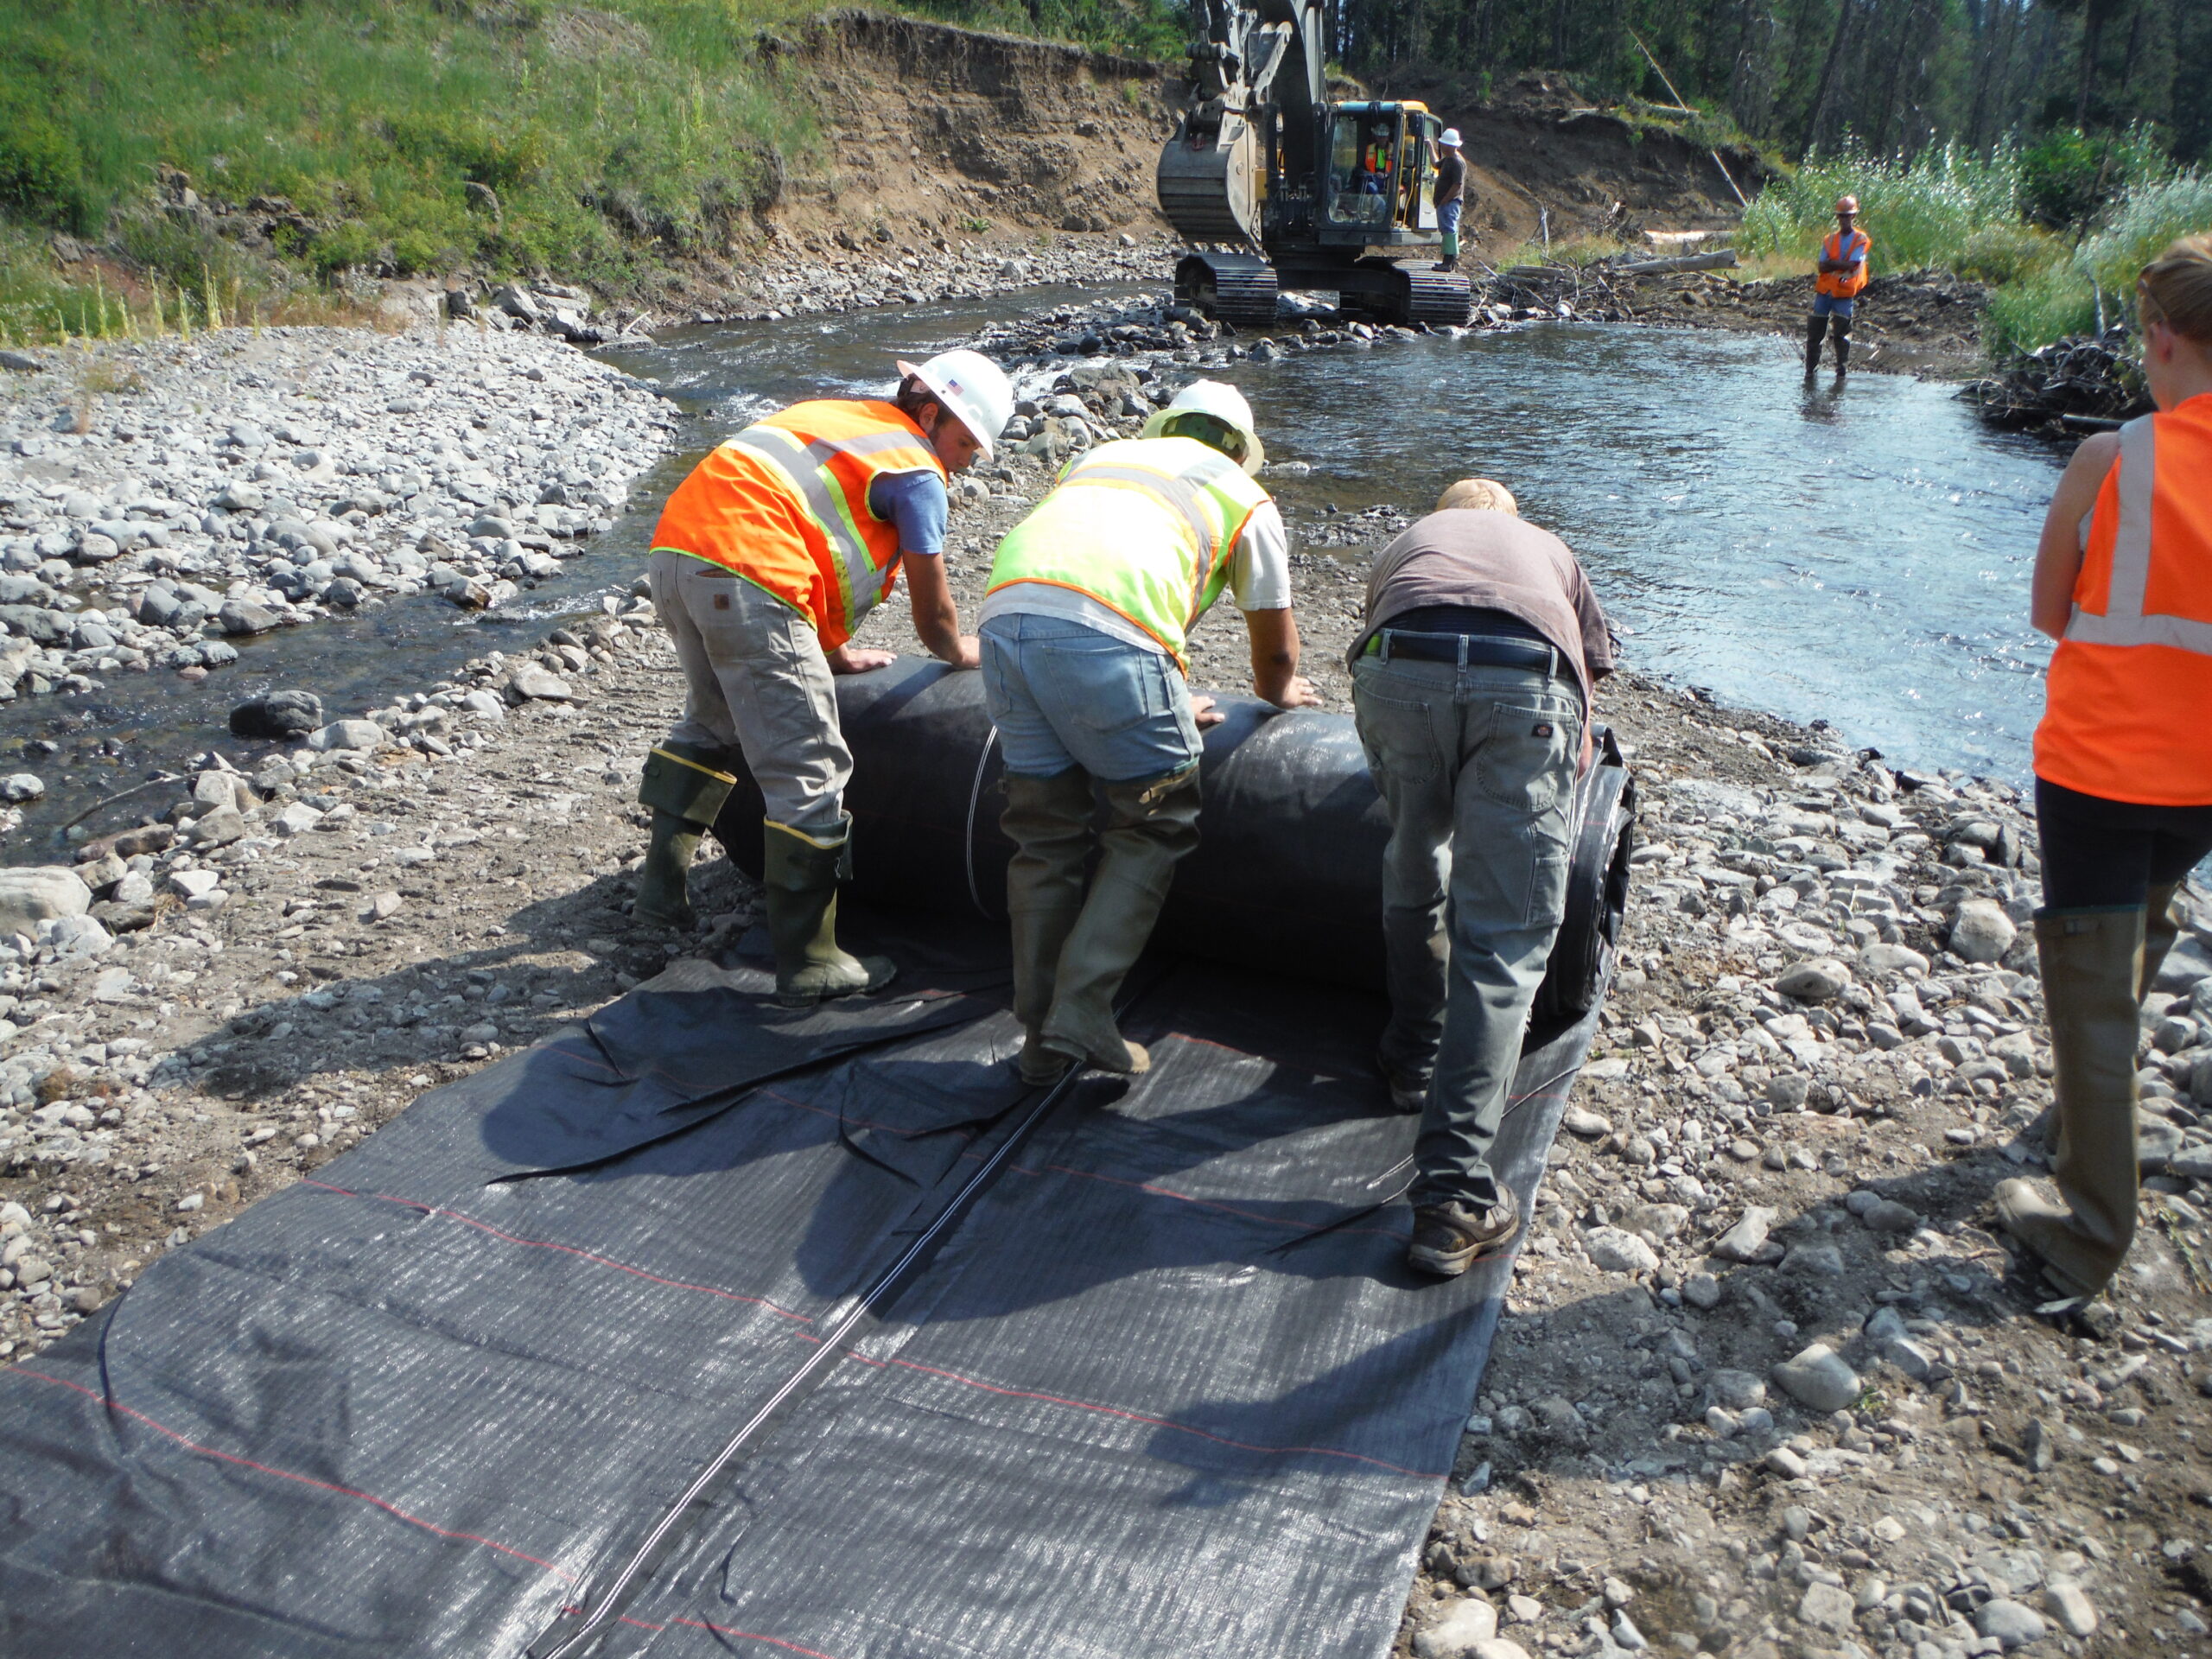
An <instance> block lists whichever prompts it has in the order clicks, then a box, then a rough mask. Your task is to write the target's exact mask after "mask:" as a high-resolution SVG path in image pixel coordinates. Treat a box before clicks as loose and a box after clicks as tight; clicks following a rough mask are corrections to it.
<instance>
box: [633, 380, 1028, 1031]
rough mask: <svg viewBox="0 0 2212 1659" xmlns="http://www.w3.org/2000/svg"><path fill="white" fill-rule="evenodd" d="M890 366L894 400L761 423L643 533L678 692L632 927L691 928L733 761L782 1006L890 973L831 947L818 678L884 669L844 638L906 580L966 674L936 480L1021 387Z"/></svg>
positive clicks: (831, 732)
mask: <svg viewBox="0 0 2212 1659" xmlns="http://www.w3.org/2000/svg"><path fill="white" fill-rule="evenodd" d="M899 373H900V375H901V376H902V377H903V378H902V380H901V381H900V384H899V390H898V392H897V394H896V395H895V397H893V399H892V400H890V401H880V400H876V399H872V398H871V399H858V400H845V399H827V398H825V399H819V400H816V401H813V402H809V403H803V404H795V405H793V406H792V407H791V408H789V409H786V410H782V411H780V412H779V413H777V414H774V415H770V416H765V417H763V418H762V419H760V420H758V421H755V422H754V423H753V424H752V425H750V426H748V427H747V428H746V429H744V430H743V431H741V432H740V433H738V434H737V435H735V436H734V437H733V438H731V439H729V440H728V442H725V443H723V444H722V445H721V447H720V448H716V449H715V450H714V451H713V452H712V453H710V454H709V455H708V456H707V457H706V459H705V460H703V461H701V462H700V463H699V465H698V466H697V467H696V468H694V469H693V471H692V473H691V474H690V477H688V478H686V479H685V480H683V482H682V483H681V484H679V485H677V487H676V491H675V493H673V494H671V496H670V497H669V499H668V503H667V505H665V506H664V508H663V509H662V512H661V516H660V522H659V523H658V524H657V525H656V526H655V527H654V530H653V539H652V563H651V565H650V567H649V569H650V579H651V582H652V598H653V607H654V609H655V610H656V611H657V612H658V613H659V617H660V620H661V625H662V626H664V627H665V628H666V629H667V630H668V632H669V636H670V638H671V639H672V640H673V641H674V643H675V645H676V654H677V661H678V662H679V663H680V664H682V666H683V675H684V681H685V685H686V696H685V702H684V711H683V721H681V723H679V724H678V725H677V728H676V729H675V730H674V731H673V732H671V734H669V737H668V739H667V740H666V741H664V742H663V743H662V744H661V745H660V746H659V747H657V748H655V749H654V750H653V751H652V753H651V754H650V755H649V756H647V758H646V761H645V777H644V781H643V782H642V783H641V785H639V791H638V799H639V802H640V803H641V804H644V805H646V806H649V807H651V808H652V809H653V823H652V844H651V846H650V847H649V848H648V849H647V851H646V855H645V864H644V867H643V868H642V869H641V870H640V871H639V880H638V897H637V904H636V914H637V917H638V918H639V920H640V921H645V922H650V923H653V924H657V925H663V926H671V927H686V928H688V927H690V925H692V922H693V916H692V912H691V906H690V895H689V893H688V892H687V880H686V876H685V872H686V871H687V870H688V869H689V868H690V863H691V859H692V855H694V854H695V853H696V851H697V849H698V846H699V840H700V836H701V835H702V832H704V831H705V830H707V829H711V828H712V827H713V826H714V823H715V817H716V816H717V815H718V814H719V813H720V811H721V806H722V804H723V802H724V801H726V800H727V799H728V797H729V794H730V791H732V790H733V789H734V787H735V785H736V783H737V776H736V774H737V772H738V769H739V767H738V762H739V760H742V762H743V765H744V767H745V769H746V770H747V771H749V772H751V774H752V777H753V781H754V782H755V783H756V784H758V785H760V792H761V795H762V797H763V798H764V800H765V801H766V826H765V829H764V832H763V845H764V849H765V851H764V853H763V870H762V877H761V880H762V883H763V885H764V887H765V888H766V912H767V915H766V921H767V928H768V936H769V939H770V942H771V944H772V946H773V947H774V950H775V957H776V990H777V997H778V1000H779V1001H782V1002H784V1003H786V1004H788V1005H791V1006H805V1005H807V1004H810V1003H812V1002H815V1001H819V1000H820V999H821V998H823V997H825V996H840V995H846V994H848V993H850V992H854V991H871V990H874V989H876V988H879V987H880V986H881V985H883V984H885V983H887V982H888V981H889V979H890V976H891V972H892V969H891V964H890V963H888V962H887V961H884V960H882V959H880V958H868V959H862V958H860V957H854V956H852V955H850V954H849V953H847V952H846V951H844V950H841V949H840V948H839V947H838V944H837V942H836V895H837V887H838V884H839V882H840V881H841V880H849V879H850V875H851V850H850V842H849V837H850V835H851V830H852V820H851V819H850V818H849V817H848V816H847V815H846V813H845V810H844V804H843V794H844V787H845V784H846V781H847V780H848V779H849V778H850V777H851V775H852V769H853V760H852V752H851V750H849V748H848V747H846V745H845V741H844V737H843V734H842V733H841V732H840V731H839V729H838V724H837V697H836V690H835V688H834V684H833V683H832V680H831V678H830V677H831V676H832V675H833V674H854V673H862V672H866V671H868V670H870V669H874V668H880V667H882V666H884V665H885V664H887V663H889V662H890V661H891V660H892V658H891V654H890V653H889V652H882V651H869V650H862V649H860V648H858V647H856V646H855V645H852V643H851V639H852V635H853V632H854V630H855V629H856V628H857V627H859V626H860V624H861V620H862V619H863V618H864V617H865V616H866V615H867V614H868V612H869V611H870V610H871V609H873V608H874V607H875V605H876V604H877V603H878V602H879V601H882V600H884V599H887V598H888V597H889V596H890V594H891V589H892V587H893V583H894V582H896V581H897V579H898V576H899V572H900V571H901V570H903V571H905V573H906V591H907V596H908V598H909V599H910V600H911V601H912V607H913V616H914V631H915V632H916V633H917V634H918V636H919V637H920V639H921V641H922V643H923V644H924V645H926V646H928V647H929V649H930V650H931V652H933V653H934V654H935V655H937V656H938V657H939V658H942V659H943V660H944V661H945V662H947V663H949V664H951V665H952V666H953V667H955V668H973V667H975V666H976V662H977V652H976V640H975V638H974V637H973V636H972V635H967V634H963V633H962V632H960V616H959V612H958V609H957V607H956V606H955V604H954V603H953V599H952V593H951V588H950V585H949V583H948V582H947V580H946V577H945V574H944V559H943V557H942V556H941V555H942V554H943V551H944V529H945V523H946V517H947V512H948V509H949V507H950V497H949V494H948V492H947V489H946V483H947V480H948V478H949V476H950V474H953V473H957V472H960V471H962V470H963V469H964V468H966V467H968V466H969V464H970V463H972V462H973V461H975V460H976V458H977V457H978V456H981V457H982V458H983V459H984V460H988V459H989V458H990V454H991V444H992V442H993V440H995V438H996V437H997V436H998V435H999V433H1000V431H1001V429H1003V428H1004V426H1005V425H1006V423H1007V420H1008V419H1009V418H1010V417H1011V416H1013V413H1014V390H1013V387H1012V386H1011V385H1009V384H1008V383H1007V378H1006V375H1005V373H1004V372H1003V371H1001V369H1000V368H999V366H998V365H996V364H995V363H993V362H991V361H990V359H988V358H985V357H983V356H982V355H980V354H979V353H975V352H968V351H955V352H946V353H942V354H940V355H938V356H937V357H933V358H931V359H930V360H929V361H928V362H926V363H923V364H921V365H914V364H911V363H901V364H899Z"/></svg>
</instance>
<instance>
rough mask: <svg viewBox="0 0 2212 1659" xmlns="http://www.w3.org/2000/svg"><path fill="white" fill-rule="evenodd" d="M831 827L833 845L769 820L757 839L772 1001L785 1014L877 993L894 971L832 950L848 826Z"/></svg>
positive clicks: (846, 874) (845, 821)
mask: <svg viewBox="0 0 2212 1659" xmlns="http://www.w3.org/2000/svg"><path fill="white" fill-rule="evenodd" d="M837 825H838V827H837V833H836V836H835V837H834V838H817V837H816V836H808V835H804V834H802V833H801V832H800V831H798V830H797V829H790V828H788V827H787V826H785V825H784V824H780V823H775V822H774V821H773V820H770V821H769V823H768V824H767V830H766V834H765V835H764V836H762V837H761V852H762V859H761V870H760V880H761V885H762V886H763V887H765V888H766V892H767V899H768V943H769V944H770V945H771V946H772V948H773V949H774V950H775V953H776V1001H779V1002H780V1003H782V1004H783V1005H784V1007H787V1008H804V1007H812V1006H813V1005H814V1004H815V1003H817V1002H819V1001H822V1000H823V998H824V997H831V996H850V995H854V994H855V992H861V991H875V990H880V989H882V988H883V987H885V986H886V985H888V984H889V983H890V982H891V981H892V978H893V976H894V975H896V974H897V973H898V971H899V970H898V969H897V968H896V967H895V966H893V963H892V962H891V959H890V958H889V957H855V956H854V955H852V954H850V953H849V952H848V951H845V950H840V949H839V948H838V945H837V884H838V882H839V881H841V880H850V879H851V876H852V861H851V852H852V831H853V821H852V819H850V818H849V817H845V818H840V819H839V820H838V821H837Z"/></svg>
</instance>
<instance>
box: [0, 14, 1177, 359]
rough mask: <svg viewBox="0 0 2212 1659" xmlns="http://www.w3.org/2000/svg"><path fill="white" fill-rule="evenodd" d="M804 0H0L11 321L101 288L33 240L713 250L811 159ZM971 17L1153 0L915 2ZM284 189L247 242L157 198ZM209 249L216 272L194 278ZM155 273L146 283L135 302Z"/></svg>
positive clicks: (272, 286)
mask: <svg viewBox="0 0 2212 1659" xmlns="http://www.w3.org/2000/svg"><path fill="white" fill-rule="evenodd" d="M821 9H822V8H821V6H820V4H819V3H818V0H817V3H804V0H595V3H593V4H588V5H587V4H581V3H563V0H42V3H40V4H37V5H29V4H23V5H9V6H0V329H4V330H7V331H9V332H10V333H11V334H13V335H15V336H16V337H17V338H32V337H37V336H39V335H41V334H50V333H51V332H53V331H54V329H55V327H57V326H58V327H65V328H67V329H69V330H71V331H73V332H74V331H77V330H78V329H79V326H80V323H81V321H82V318H83V316H84V315H85V312H86V306H87V305H92V306H93V307H94V309H95V311H96V310H97V305H96V302H95V299H94V297H93V296H91V295H90V294H89V292H87V291H86V290H83V289H81V288H80V286H79V285H78V284H74V283H67V282H63V281H61V280H60V277H58V276H57V275H56V273H55V272H54V268H53V264H52V261H51V260H50V259H48V258H45V257H42V256H41V254H40V253H39V251H38V247H37V237H38V236H39V235H42V234H45V233H50V232H66V233H67V234H68V235H71V236H74V237H78V238H83V239H85V240H86V241H88V242H91V243H93V244H97V245H101V246H103V247H107V248H112V249H114V250H116V251H120V252H121V253H122V254H124V256H125V259H124V262H123V263H124V266H125V267H126V268H127V269H128V270H130V272H131V274H132V275H133V277H136V276H137V275H138V274H139V273H141V272H143V273H144V274H145V275H146V277H147V278H148V280H149V283H165V284H167V285H168V288H169V289H171V290H172V291H175V290H178V289H181V290H183V291H186V292H187V293H189V292H191V291H193V290H194V289H196V288H199V287H201V286H205V285H206V284H207V283H209V282H212V283H214V285H215V286H216V287H217V288H218V289H222V288H223V287H225V286H226V285H227V284H228V283H232V282H234V281H235V282H237V283H240V284H243V285H247V286H250V287H251V288H252V289H253V290H254V291H255V292H256V293H258V294H260V295H261V296H262V297H263V298H264V300H267V301H270V302H274V301H275V300H276V299H277V298H279V297H282V296H281V294H279V293H277V292H274V291H272V290H281V289H285V288H286V287H288V286H296V285H297V283H298V282H300V281H304V282H307V283H313V282H315V281H327V279H329V278H330V277H332V276H333V275H334V274H335V273H338V272H340V271H343V270H349V269H364V270H372V271H374V272H377V273H378V274H381V275H387V276H410V275H418V274H429V275H437V274H442V273H448V272H452V271H454V270H461V269H463V268H469V269H473V270H488V271H494V272H502V273H510V272H521V273H529V272H533V271H546V272H555V273H558V274H559V275H561V276H563V277H568V278H569V279H571V280H581V281H586V282H594V283H607V284H615V283H621V282H623V281H625V280H626V279H627V278H630V277H633V276H635V275H636V274H637V273H638V272H639V270H641V269H644V268H646V267H650V266H651V265H652V264H655V263H656V262H658V261H659V260H661V259H664V258H666V257H674V256H682V255H687V254H695V253H702V252H714V253H723V254H728V253H729V252H732V251H734V250H735V249H736V247H737V246H738V245H740V244H741V241H742V238H743V233H744V229H745V225H746V222H747V220H748V219H749V218H750V216H751V215H752V214H753V213H755V212H756V211H757V210H760V209H761V208H764V207H769V206H771V205H772V204H773V203H774V202H775V201H776V200H779V196H780V194H781V192H782V190H783V188H784V182H785V178H786V176H787V175H789V174H791V173H794V172H805V171H811V170H814V164H815V162H816V161H817V159H818V156H819V152H820V150H821V147H822V142H823V140H822V132H821V126H820V122H819V118H818V113H817V106H816V100H815V99H814V98H813V96H812V95H811V93H810V89H809V88H808V87H806V86H804V84H803V83H800V82H798V81H797V79H796V78H792V79H786V78H785V76H784V75H783V74H782V73H780V72H779V70H778V69H777V68H776V67H774V64H773V60H772V58H771V59H764V58H763V57H762V56H761V54H760V53H759V52H758V50H757V49H756V43H757V41H758V38H759V36H760V34H761V32H762V31H763V30H766V29H778V28H781V27H784V26H786V25H788V24H790V23H791V22H794V21H796V20H797V19H798V18H800V17H802V16H807V15H810V14H813V13H815V12H818V11H819V10H821ZM915 9H916V10H923V11H927V12H931V13H933V14H936V15H940V16H947V17H948V18H954V19H957V20H961V21H972V22H979V23H983V24H987V25H990V26H999V27H1007V28H1014V29H1021V30H1023V31H1025V32H1031V33H1040V32H1042V33H1058V34H1062V35H1071V36H1074V37H1076V38H1080V39H1085V40H1089V41H1095V42H1096V43H1099V44H1103V45H1109V46H1114V47H1118V48H1123V49H1137V50H1147V51H1153V50H1167V49H1170V48H1173V46H1174V45H1176V44H1179V41H1180V39H1181V30H1180V25H1179V23H1175V22H1173V17H1174V15H1175V14H1173V12H1171V11H1170V10H1169V9H1168V7H1167V5H1166V3H1164V0H1039V8H1038V9H1037V10H1035V11H1034V12H1033V11H1032V10H1030V9H1029V8H1028V7H1027V6H1019V5H1013V4H1005V3H1001V0H923V3H920V4H918V5H917V6H916V7H915ZM164 166H167V167H173V168H180V169H181V170H182V171H183V172H184V173H186V174H187V175H189V176H190V180H191V183H192V186H193V188H194V189H195V190H197V191H198V192H199V193H200V194H201V195H203V196H206V197H211V198H215V199H219V200H224V201H228V202H232V203H238V204H246V203H249V202H251V200H254V199H255V198H262V199H264V200H271V199H278V200H283V201H284V202H289V204H290V206H291V207H292V208H293V209H294V210H295V211H294V213H291V214H289V215H287V216H285V222H284V223H283V225H281V226H280V227H279V228H278V230H277V232H276V234H275V242H276V246H275V248H274V250H273V251H270V254H269V255H268V256H265V257H244V256H242V255H241V254H240V252H239V251H238V248H237V246H236V245H235V244H234V243H233V242H232V241H231V240H229V239H228V238H223V237H219V236H214V235H211V234H209V233H208V232H207V230H206V229H205V227H204V226H195V223H194V220H193V219H191V218H190V216H188V215H184V214H179V213H175V212H171V211H165V210H164V209H163V207H162V206H161V204H160V203H159V202H158V201H157V200H156V195H157V192H156V178H157V170H158V169H159V168H162V167H164ZM209 273H212V276H211V275H210V274H209ZM147 298H148V296H146V295H143V294H134V300H133V302H134V305H136V306H137V307H138V308H140V309H141V310H143V308H144V306H145V303H146V301H147Z"/></svg>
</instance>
